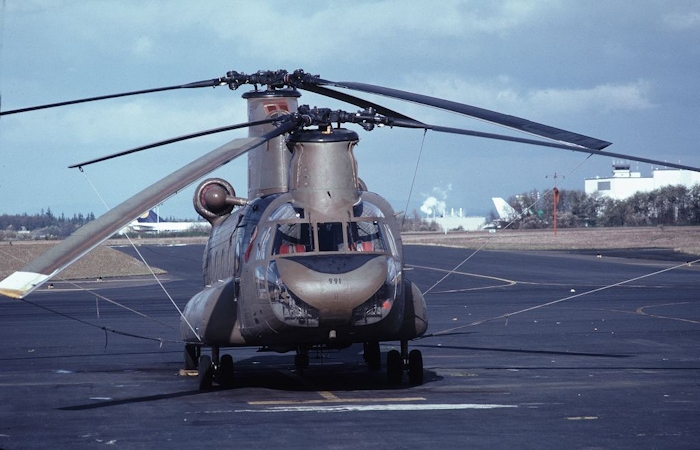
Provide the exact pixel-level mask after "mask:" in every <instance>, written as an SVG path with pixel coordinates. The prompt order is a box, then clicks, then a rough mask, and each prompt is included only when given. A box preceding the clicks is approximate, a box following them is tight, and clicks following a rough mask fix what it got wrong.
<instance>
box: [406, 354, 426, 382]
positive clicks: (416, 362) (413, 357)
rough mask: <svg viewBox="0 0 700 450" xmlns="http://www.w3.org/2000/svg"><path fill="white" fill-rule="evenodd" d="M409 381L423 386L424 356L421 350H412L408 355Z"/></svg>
mask: <svg viewBox="0 0 700 450" xmlns="http://www.w3.org/2000/svg"><path fill="white" fill-rule="evenodd" d="M408 381H409V382H410V383H411V384H414V385H419V384H423V354H422V353H421V352H420V350H411V353H409V354H408Z"/></svg>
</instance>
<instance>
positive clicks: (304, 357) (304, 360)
mask: <svg viewBox="0 0 700 450" xmlns="http://www.w3.org/2000/svg"><path fill="white" fill-rule="evenodd" d="M294 367H296V369H297V372H299V373H302V372H303V371H305V370H306V369H308V368H309V353H308V352H301V353H297V354H296V355H294Z"/></svg>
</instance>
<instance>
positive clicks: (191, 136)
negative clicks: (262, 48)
mask: <svg viewBox="0 0 700 450" xmlns="http://www.w3.org/2000/svg"><path fill="white" fill-rule="evenodd" d="M279 120H280V119H279V118H275V119H265V120H258V121H257V122H245V123H237V124H235V125H227V126H225V127H219V128H212V129H210V130H205V131H199V132H197V133H191V134H185V135H183V136H178V137H174V138H170V139H165V140H163V141H158V142H153V143H151V144H147V145H142V146H141V147H136V148H132V149H129V150H124V151H121V152H118V153H112V154H111V155H107V156H102V157H100V158H95V159H91V160H89V161H84V162H81V163H78V164H73V165H71V166H68V168H69V169H74V168H76V167H84V166H89V165H90V164H95V163H98V162H102V161H107V160H108V159H113V158H118V157H120V156H124V155H130V154H132V153H136V152H140V151H143V150H148V149H151V148H155V147H161V146H163V145H168V144H172V143H175V142H180V141H186V140H188V139H194V138H197V137H201V136H206V135H209V134H216V133H222V132H224V131H231V130H236V129H239V128H246V127H254V126H256V125H265V124H268V123H272V122H279Z"/></svg>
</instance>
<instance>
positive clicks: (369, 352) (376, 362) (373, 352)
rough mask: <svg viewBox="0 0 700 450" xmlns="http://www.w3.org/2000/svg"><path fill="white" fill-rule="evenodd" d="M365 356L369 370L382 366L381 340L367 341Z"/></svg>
mask: <svg viewBox="0 0 700 450" xmlns="http://www.w3.org/2000/svg"><path fill="white" fill-rule="evenodd" d="M364 349H365V351H364V353H363V357H364V359H365V362H366V363H367V367H368V368H369V370H379V369H381V368H382V353H381V351H380V350H379V342H365V343H364Z"/></svg>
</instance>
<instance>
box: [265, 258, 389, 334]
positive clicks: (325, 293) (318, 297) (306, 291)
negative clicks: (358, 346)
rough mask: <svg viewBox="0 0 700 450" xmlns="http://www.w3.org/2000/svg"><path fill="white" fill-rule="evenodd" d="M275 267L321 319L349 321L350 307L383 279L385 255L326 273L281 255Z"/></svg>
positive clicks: (361, 299) (384, 275) (367, 296)
mask: <svg viewBox="0 0 700 450" xmlns="http://www.w3.org/2000/svg"><path fill="white" fill-rule="evenodd" d="M306 261H308V259H306ZM277 269H278V271H279V274H280V277H281V278H282V282H283V283H284V284H285V285H286V286H287V289H289V290H290V291H291V292H292V293H293V294H294V295H296V296H297V297H298V298H300V299H301V300H302V301H304V302H305V303H307V304H308V305H310V306H313V307H314V308H316V309H317V310H318V312H319V319H320V320H321V321H326V320H331V321H342V322H349V321H350V320H351V318H352V310H353V309H354V308H355V307H357V306H359V305H361V304H362V303H364V302H365V301H367V300H368V299H369V298H370V297H371V296H372V295H374V293H375V292H377V290H379V288H380V287H381V286H382V285H383V284H384V282H385V281H386V275H387V258H386V257H385V256H377V257H375V258H372V259H370V260H368V261H367V262H366V263H364V264H363V265H361V266H359V267H357V268H355V269H352V270H349V271H347V272H343V273H325V272H321V271H319V270H314V269H312V268H310V267H308V264H300V263H299V262H297V261H294V260H293V259H290V258H280V259H278V260H277Z"/></svg>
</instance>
